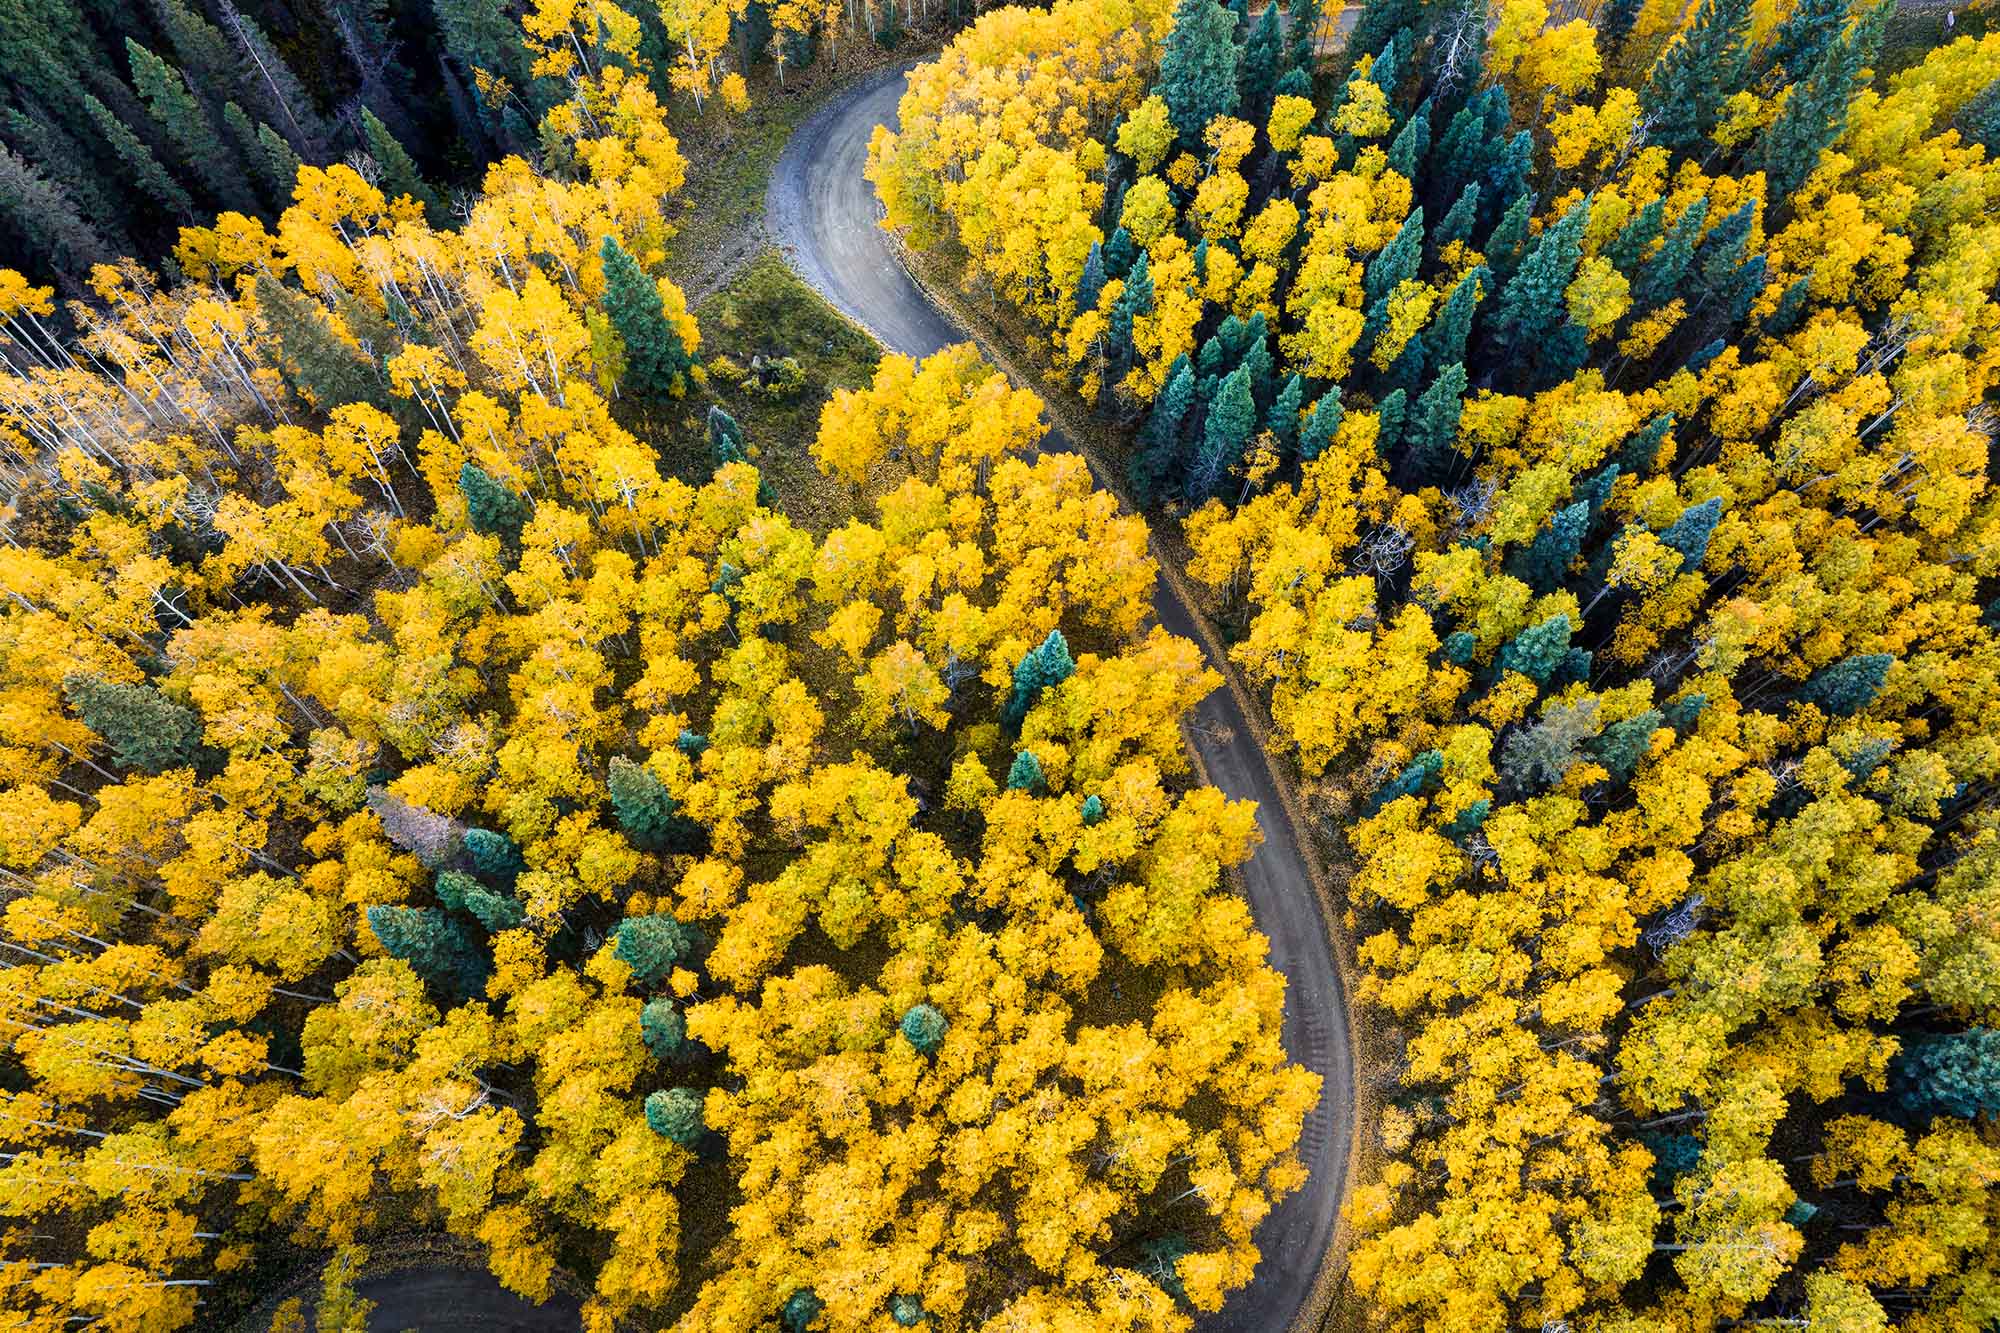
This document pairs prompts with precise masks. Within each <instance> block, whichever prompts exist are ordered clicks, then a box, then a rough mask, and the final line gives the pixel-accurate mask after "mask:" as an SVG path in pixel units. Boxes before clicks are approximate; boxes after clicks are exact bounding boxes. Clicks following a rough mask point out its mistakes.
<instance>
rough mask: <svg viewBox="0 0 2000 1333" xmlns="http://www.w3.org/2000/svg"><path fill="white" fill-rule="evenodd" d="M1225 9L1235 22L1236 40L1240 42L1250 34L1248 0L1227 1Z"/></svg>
mask: <svg viewBox="0 0 2000 1333" xmlns="http://www.w3.org/2000/svg"><path fill="white" fill-rule="evenodd" d="M1226 8H1227V9H1228V10H1229V13H1230V16H1231V17H1233V18H1234V19H1235V20H1236V40H1237V41H1239V42H1241V41H1242V40H1243V38H1244V37H1246V36H1248V35H1249V32H1250V0H1229V4H1228V5H1227V6H1226Z"/></svg>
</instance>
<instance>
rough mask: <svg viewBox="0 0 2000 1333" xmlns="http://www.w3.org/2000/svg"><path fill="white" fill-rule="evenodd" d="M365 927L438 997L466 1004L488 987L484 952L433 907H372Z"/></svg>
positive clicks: (457, 923) (445, 914) (449, 919)
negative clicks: (460, 1000) (439, 995)
mask: <svg viewBox="0 0 2000 1333" xmlns="http://www.w3.org/2000/svg"><path fill="white" fill-rule="evenodd" d="M367 917H368V928H369V929H370V930H371V931H373V932H374V933H375V938H376V939H377V940H378V941H380V942H381V945H382V948H383V951H384V952H386V953H387V954H388V955H389V956H390V957H392V958H400V959H402V960H403V961H404V962H406V963H408V964H409V965H410V970H411V971H412V972H415V973H416V974H417V976H418V977H419V978H420V979H421V980H422V981H423V982H424V984H425V985H427V986H429V987H431V988H432V989H433V990H435V991H437V992H438V993H440V994H442V995H448V996H451V997H453V998H455V999H468V998H470V997H472V996H475V995H477V994H479V992H480V991H481V990H482V989H483V988H484V987H485V985H486V974H487V971H488V964H487V958H486V954H485V952H484V951H483V950H482V949H480V947H479V946H478V945H477V944H475V943H473V940H472V936H471V934H470V933H469V932H468V931H467V930H466V928H465V927H464V926H463V925H461V924H460V923H459V922H458V920H457V919H456V918H454V917H452V916H451V915H450V914H448V913H446V912H443V911H440V910H439V909H437V908H435V907H383V906H380V905H377V906H374V907H370V908H369V909H368V912H367Z"/></svg>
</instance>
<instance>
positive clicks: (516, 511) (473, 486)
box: [458, 459, 528, 545]
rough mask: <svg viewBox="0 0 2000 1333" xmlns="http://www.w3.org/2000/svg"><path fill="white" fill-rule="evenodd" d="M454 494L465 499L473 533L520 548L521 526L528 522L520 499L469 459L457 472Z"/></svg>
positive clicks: (526, 513) (525, 506)
mask: <svg viewBox="0 0 2000 1333" xmlns="http://www.w3.org/2000/svg"><path fill="white" fill-rule="evenodd" d="M458 491H459V494H461V495H463V496H464V497H465V513H466V518H467V519H468V520H469V521H470V522H471V524H472V530H473V531H474V532H482V533H486V534H487V535H489V536H494V537H499V538H501V539H502V540H503V541H505V542H507V543H508V544H509V545H519V544H520V541H521V528H522V525H523V524H525V523H526V522H527V521H528V506H527V503H526V502H525V501H523V500H522V499H521V497H520V496H518V495H516V494H514V492H512V491H510V490H508V489H507V488H506V487H505V486H503V485H501V484H500V483H499V481H497V480H495V478H494V476H493V474H492V473H490V472H488V471H487V470H486V469H485V468H483V467H481V466H479V464H477V463H475V462H473V461H472V460H471V459H467V460H466V461H465V465H464V466H463V467H461V468H459V470H458Z"/></svg>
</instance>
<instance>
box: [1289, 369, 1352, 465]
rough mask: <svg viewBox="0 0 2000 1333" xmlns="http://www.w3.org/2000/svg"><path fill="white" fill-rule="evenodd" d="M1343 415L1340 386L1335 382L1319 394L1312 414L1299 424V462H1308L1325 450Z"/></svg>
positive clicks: (1344, 413)
mask: <svg viewBox="0 0 2000 1333" xmlns="http://www.w3.org/2000/svg"><path fill="white" fill-rule="evenodd" d="M1345 415H1346V409H1345V408H1343V407H1342V406H1341V403H1340V386H1339V385H1337V384H1336V385H1335V386H1334V387H1333V388H1331V389H1328V390H1327V391H1326V392H1325V393H1324V394H1322V395H1321V396H1320V400H1319V401H1318V402H1317V403H1314V404H1313V410H1312V415H1311V416H1309V417H1307V418H1306V419H1305V421H1304V422H1303V423H1302V424H1301V425H1300V426H1299V461H1300V462H1302V463H1310V462H1312V461H1313V459H1315V458H1318V457H1319V456H1320V455H1321V454H1323V453H1325V452H1326V447H1327V445H1329V444H1331V443H1333V435H1334V432H1335V431H1337V430H1339V429H1340V422H1341V418H1342V417H1344V416H1345Z"/></svg>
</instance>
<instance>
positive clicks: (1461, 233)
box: [1429, 181, 1479, 251]
mask: <svg viewBox="0 0 2000 1333" xmlns="http://www.w3.org/2000/svg"><path fill="white" fill-rule="evenodd" d="M1478 220H1479V182H1477V181H1467V182H1466V184H1465V188H1464V189H1462V190H1460V191H1459V192H1458V198H1457V199H1455V200H1453V201H1452V205H1451V207H1450V208H1448V209H1446V210H1445V215H1444V220H1443V221H1442V222H1440V223H1438V224H1437V229H1436V230H1435V231H1433V232H1432V233H1431V234H1430V238H1429V239H1430V243H1431V249H1432V250H1434V251H1436V250H1442V249H1444V248H1445V247H1446V246H1447V245H1450V244H1451V243H1452V242H1453V241H1470V240H1471V239H1472V226H1473V224H1474V223H1475V222H1477V221H1478Z"/></svg>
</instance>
